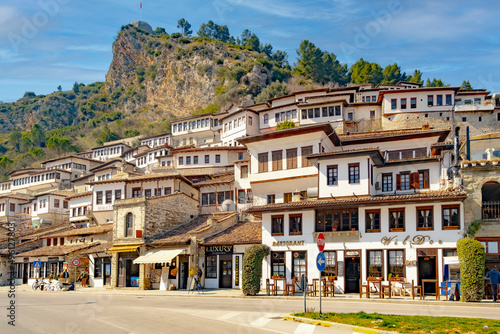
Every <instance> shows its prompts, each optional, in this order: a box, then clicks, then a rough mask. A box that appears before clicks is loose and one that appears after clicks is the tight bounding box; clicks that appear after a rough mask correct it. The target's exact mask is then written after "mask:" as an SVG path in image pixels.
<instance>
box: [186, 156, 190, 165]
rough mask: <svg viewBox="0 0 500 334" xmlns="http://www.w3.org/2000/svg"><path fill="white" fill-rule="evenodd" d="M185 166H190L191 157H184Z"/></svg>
mask: <svg viewBox="0 0 500 334" xmlns="http://www.w3.org/2000/svg"><path fill="white" fill-rule="evenodd" d="M186 165H191V157H186Z"/></svg>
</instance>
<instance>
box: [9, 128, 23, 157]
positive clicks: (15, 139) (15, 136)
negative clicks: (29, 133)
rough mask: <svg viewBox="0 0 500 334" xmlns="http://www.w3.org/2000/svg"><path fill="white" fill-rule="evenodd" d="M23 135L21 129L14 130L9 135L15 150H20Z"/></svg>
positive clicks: (10, 142)
mask: <svg viewBox="0 0 500 334" xmlns="http://www.w3.org/2000/svg"><path fill="white" fill-rule="evenodd" d="M22 137H23V135H22V134H21V132H19V131H14V132H12V133H11V134H10V135H9V144H10V145H11V146H12V148H13V149H14V150H16V151H17V152H19V146H20V144H21V138H22Z"/></svg>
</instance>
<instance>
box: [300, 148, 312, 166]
mask: <svg viewBox="0 0 500 334" xmlns="http://www.w3.org/2000/svg"><path fill="white" fill-rule="evenodd" d="M312 153H313V147H312V146H304V147H301V154H302V167H309V166H312V163H311V162H310V161H309V160H307V159H306V155H309V154H312Z"/></svg>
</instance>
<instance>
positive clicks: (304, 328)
mask: <svg viewBox="0 0 500 334" xmlns="http://www.w3.org/2000/svg"><path fill="white" fill-rule="evenodd" d="M316 327H317V326H316V325H310V324H300V325H299V326H298V327H297V329H296V330H295V331H294V332H293V334H312V333H314V330H315V329H316Z"/></svg>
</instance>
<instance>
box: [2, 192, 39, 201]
mask: <svg viewBox="0 0 500 334" xmlns="http://www.w3.org/2000/svg"><path fill="white" fill-rule="evenodd" d="M0 198H12V199H18V200H20V201H31V200H32V199H34V198H35V197H34V196H31V195H26V194H19V193H7V194H3V195H0Z"/></svg>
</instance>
